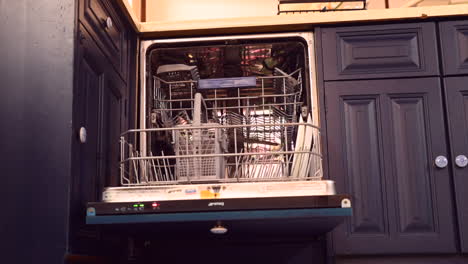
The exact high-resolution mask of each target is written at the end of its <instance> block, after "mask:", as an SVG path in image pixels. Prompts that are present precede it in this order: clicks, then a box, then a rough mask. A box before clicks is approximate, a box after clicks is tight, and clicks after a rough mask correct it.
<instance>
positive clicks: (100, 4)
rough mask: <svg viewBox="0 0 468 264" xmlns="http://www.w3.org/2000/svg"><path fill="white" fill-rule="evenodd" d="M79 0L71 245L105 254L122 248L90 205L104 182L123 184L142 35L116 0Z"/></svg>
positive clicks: (76, 250)
mask: <svg viewBox="0 0 468 264" xmlns="http://www.w3.org/2000/svg"><path fill="white" fill-rule="evenodd" d="M77 4H78V15H79V16H78V22H77V38H76V53H75V84H74V88H73V122H72V133H73V137H72V139H73V140H72V184H71V188H70V205H71V206H70V218H69V219H70V233H69V243H70V245H69V249H70V253H72V254H86V255H105V254H107V253H109V252H112V251H115V250H116V249H115V248H112V245H111V243H109V240H111V241H112V239H109V234H108V233H105V232H103V231H102V230H101V229H100V228H97V227H95V226H89V225H86V224H85V210H86V203H87V202H91V201H98V200H100V199H101V197H100V196H101V193H102V189H103V188H104V186H116V185H118V178H117V177H115V175H118V166H116V164H118V161H119V145H118V142H119V137H120V134H121V133H122V132H123V131H125V130H127V129H128V127H129V118H128V117H129V112H130V111H129V109H128V108H129V107H130V105H131V104H130V103H129V97H130V96H131V93H132V92H131V91H132V90H131V89H130V86H132V85H134V83H135V80H134V77H133V76H135V74H134V70H135V68H134V66H135V63H133V64H131V63H130V62H131V61H133V60H135V56H136V54H131V53H130V52H129V50H130V47H136V38H135V36H134V35H133V34H132V33H131V32H130V29H129V26H128V25H125V24H124V22H123V21H124V20H123V18H121V17H120V16H119V15H118V14H117V10H118V9H117V8H116V7H114V6H113V4H112V2H111V1H107V0H80V1H77ZM131 72H133V73H131ZM83 135H85V136H83ZM124 240H125V239H124ZM114 241H118V239H115V238H114ZM123 244H124V245H125V244H126V241H124V242H123ZM114 246H115V245H114ZM120 246H121V245H120ZM106 250H107V251H106ZM118 252H119V254H120V253H122V251H118ZM112 254H113V253H112Z"/></svg>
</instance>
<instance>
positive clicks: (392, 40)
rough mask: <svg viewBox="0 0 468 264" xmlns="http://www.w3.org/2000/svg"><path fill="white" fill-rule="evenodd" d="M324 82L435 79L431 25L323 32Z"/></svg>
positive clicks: (435, 63) (324, 29)
mask: <svg viewBox="0 0 468 264" xmlns="http://www.w3.org/2000/svg"><path fill="white" fill-rule="evenodd" d="M318 32H319V34H320V37H321V38H322V41H323V42H322V43H324V45H322V50H321V52H322V56H323V58H324V61H323V72H324V79H325V80H348V79H374V78H390V77H409V76H431V75H438V73H439V70H438V69H439V68H438V56H437V38H436V30H435V24H434V23H430V22H429V23H410V24H395V25H380V26H377V25H374V26H359V27H333V28H323V29H320V30H319V31H318Z"/></svg>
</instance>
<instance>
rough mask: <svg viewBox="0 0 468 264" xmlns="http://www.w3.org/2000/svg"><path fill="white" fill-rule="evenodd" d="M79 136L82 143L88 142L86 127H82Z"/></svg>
mask: <svg viewBox="0 0 468 264" xmlns="http://www.w3.org/2000/svg"><path fill="white" fill-rule="evenodd" d="M78 136H79V138H80V142H81V143H86V137H87V136H88V133H87V132H86V128H84V127H80V131H79V132H78Z"/></svg>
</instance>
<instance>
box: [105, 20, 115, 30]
mask: <svg viewBox="0 0 468 264" xmlns="http://www.w3.org/2000/svg"><path fill="white" fill-rule="evenodd" d="M113 26H114V23H113V22H112V18H110V17H107V18H106V28H107V29H111V28H112V27H113Z"/></svg>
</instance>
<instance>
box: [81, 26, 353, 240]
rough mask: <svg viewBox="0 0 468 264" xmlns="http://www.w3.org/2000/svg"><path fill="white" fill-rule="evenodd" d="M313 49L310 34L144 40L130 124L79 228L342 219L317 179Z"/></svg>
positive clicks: (315, 224) (321, 228) (329, 187)
mask: <svg viewBox="0 0 468 264" xmlns="http://www.w3.org/2000/svg"><path fill="white" fill-rule="evenodd" d="M313 48H314V45H313V34H312V33H284V34H268V35H248V36H231V37H209V38H196V39H171V40H147V41H143V42H142V50H141V58H140V60H141V61H140V63H141V71H142V72H141V83H142V86H141V89H140V92H141V93H140V98H139V106H140V110H139V111H140V115H139V116H140V120H139V123H140V124H139V128H138V129H132V130H129V131H127V132H125V133H123V134H122V135H121V138H120V153H121V155H120V157H121V159H120V163H119V164H118V166H119V167H120V175H119V176H120V186H113V187H107V188H105V190H104V191H103V199H102V201H100V202H93V203H89V204H88V208H87V223H88V224H136V223H173V222H211V223H219V221H231V222H232V221H237V222H242V221H251V220H262V221H268V220H272V221H273V222H272V223H273V224H272V225H271V226H275V225H276V224H274V223H275V221H276V220H280V221H279V222H281V223H285V222H287V221H286V220H292V219H295V220H301V221H305V222H306V223H308V224H307V226H309V227H311V228H312V229H314V230H315V231H314V233H317V234H319V233H325V232H328V231H330V230H331V229H332V228H334V227H335V226H336V225H338V224H339V223H340V222H341V221H342V220H343V219H344V217H346V216H349V215H351V201H350V198H349V197H348V196H347V195H337V194H336V192H335V188H334V183H333V181H329V180H324V179H323V170H322V154H321V153H322V151H321V144H320V142H321V136H320V125H319V124H320V122H319V114H318V113H319V107H318V98H317V97H318V92H317V90H316V87H315V85H314V83H315V65H314V63H315V61H314V50H313ZM116 144H117V142H116ZM279 222H277V223H279ZM265 226H266V225H265ZM216 228H219V229H216ZM291 228H293V226H291ZM213 230H214V231H213ZM213 230H212V231H213V232H215V233H216V232H218V233H223V230H224V229H223V227H222V226H220V225H218V227H215V228H214V229H213Z"/></svg>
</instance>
